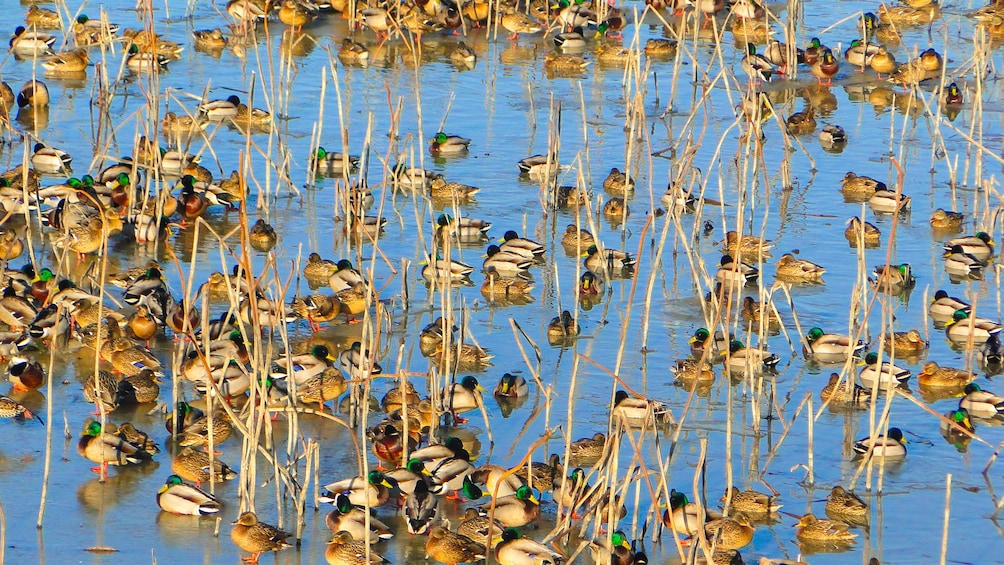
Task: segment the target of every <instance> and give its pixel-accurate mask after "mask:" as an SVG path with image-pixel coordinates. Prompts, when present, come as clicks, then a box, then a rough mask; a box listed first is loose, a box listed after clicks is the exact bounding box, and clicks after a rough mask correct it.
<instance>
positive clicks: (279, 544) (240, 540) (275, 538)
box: [230, 512, 293, 563]
mask: <svg viewBox="0 0 1004 565" xmlns="http://www.w3.org/2000/svg"><path fill="white" fill-rule="evenodd" d="M231 524H232V525H233V528H232V529H231V530H230V539H231V540H233V542H234V545H236V546H237V547H239V548H241V550H243V551H246V552H248V553H250V554H251V558H250V559H246V560H245V561H250V562H252V563H257V562H258V557H259V556H260V555H261V554H262V553H264V552H266V551H280V550H282V549H285V548H287V547H292V545H291V544H290V543H288V542H287V541H286V540H287V539H288V538H289V537H291V536H292V535H293V534H290V533H287V532H284V531H282V530H280V529H279V528H276V527H275V526H272V525H270V524H266V523H264V522H260V521H258V516H257V515H256V514H255V513H254V512H244V513H242V514H241V515H240V516H239V517H238V518H237V520H236V521H234V522H231Z"/></svg>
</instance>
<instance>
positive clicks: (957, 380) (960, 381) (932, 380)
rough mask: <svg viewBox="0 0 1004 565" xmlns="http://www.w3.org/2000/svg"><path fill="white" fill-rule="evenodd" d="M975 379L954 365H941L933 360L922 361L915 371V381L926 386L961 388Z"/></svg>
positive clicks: (971, 374)
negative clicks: (917, 371)
mask: <svg viewBox="0 0 1004 565" xmlns="http://www.w3.org/2000/svg"><path fill="white" fill-rule="evenodd" d="M975 379H976V375H974V374H973V373H970V372H969V371H963V370H962V369H956V368H954V367H942V366H940V365H938V363H937V362H935V361H928V362H927V363H924V366H923V367H922V368H921V370H920V372H919V373H917V382H919V383H920V385H921V386H927V387H948V388H962V387H964V386H966V385H967V384H969V383H971V382H972V381H974V380H975Z"/></svg>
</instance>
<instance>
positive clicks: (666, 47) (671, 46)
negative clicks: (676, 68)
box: [645, 38, 677, 59]
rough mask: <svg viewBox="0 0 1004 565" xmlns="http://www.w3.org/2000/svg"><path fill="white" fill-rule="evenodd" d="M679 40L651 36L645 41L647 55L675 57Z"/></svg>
mask: <svg viewBox="0 0 1004 565" xmlns="http://www.w3.org/2000/svg"><path fill="white" fill-rule="evenodd" d="M676 51H677V42H676V41H675V40H672V39H658V38H649V39H648V41H646V42H645V55H647V56H649V57H660V58H667V59H668V58H670V57H675V56H676Z"/></svg>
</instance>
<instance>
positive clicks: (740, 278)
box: [715, 254, 760, 285]
mask: <svg viewBox="0 0 1004 565" xmlns="http://www.w3.org/2000/svg"><path fill="white" fill-rule="evenodd" d="M759 276H760V269H757V268H756V267H754V266H753V265H750V264H749V263H745V262H742V261H736V260H735V259H734V258H733V256H732V255H729V254H726V255H722V258H721V260H720V261H719V263H718V270H717V271H715V280H716V281H718V282H719V283H722V284H723V285H727V284H735V285H746V284H752V283H755V282H756V280H757V278H758V277H759Z"/></svg>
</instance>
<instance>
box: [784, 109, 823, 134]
mask: <svg viewBox="0 0 1004 565" xmlns="http://www.w3.org/2000/svg"><path fill="white" fill-rule="evenodd" d="M785 126H786V127H787V128H788V133H790V134H791V135H807V134H810V133H812V132H814V131H816V118H815V111H814V110H813V109H812V106H806V108H805V109H804V110H802V111H801V112H795V113H794V114H792V115H791V116H789V117H788V119H787V120H785Z"/></svg>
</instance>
